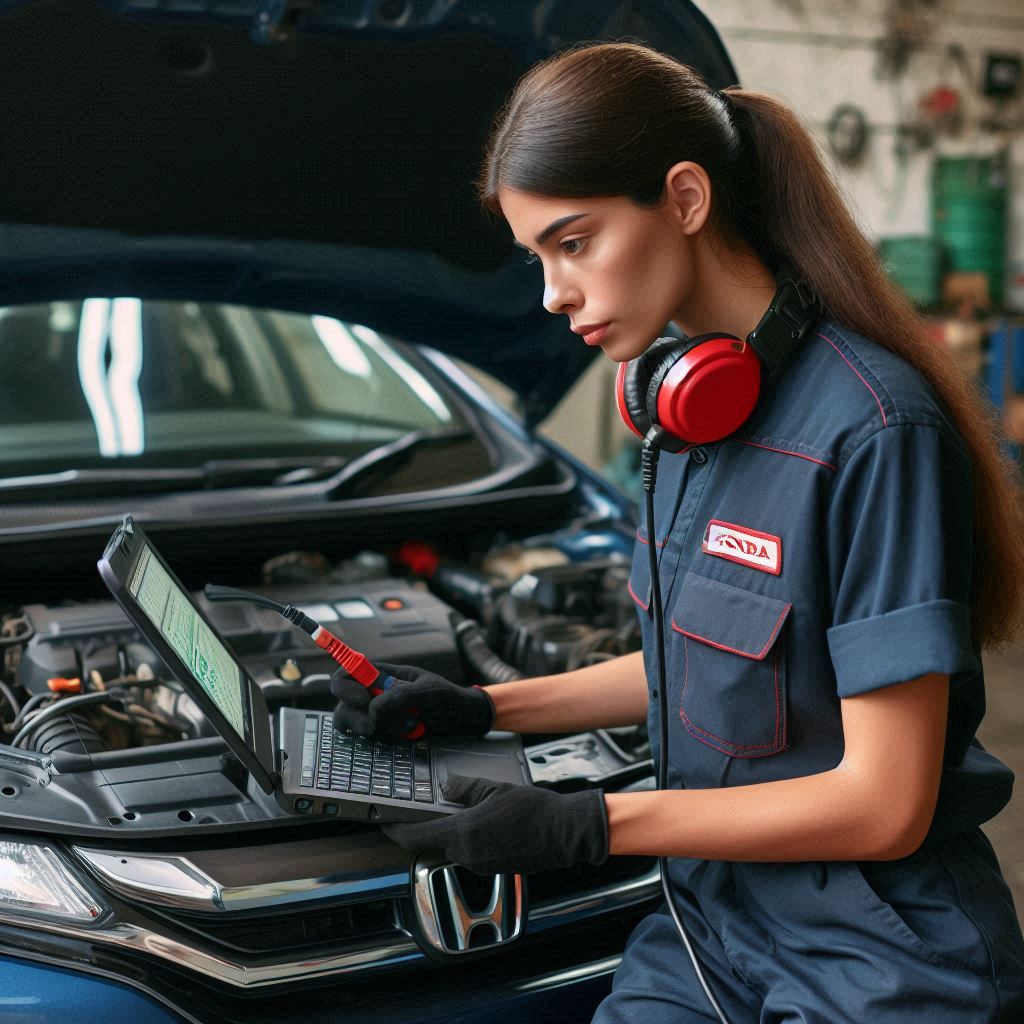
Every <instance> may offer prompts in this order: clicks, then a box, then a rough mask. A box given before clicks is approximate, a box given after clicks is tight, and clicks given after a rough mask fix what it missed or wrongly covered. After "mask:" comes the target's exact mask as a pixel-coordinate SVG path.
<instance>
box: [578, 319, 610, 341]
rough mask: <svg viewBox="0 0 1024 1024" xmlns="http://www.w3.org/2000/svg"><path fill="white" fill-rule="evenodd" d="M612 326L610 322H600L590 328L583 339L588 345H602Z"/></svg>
mask: <svg viewBox="0 0 1024 1024" xmlns="http://www.w3.org/2000/svg"><path fill="white" fill-rule="evenodd" d="M610 326H611V325H610V324H598V325H597V327H592V328H590V329H589V330H587V331H586V333H584V334H583V340H584V341H585V342H586V343H587V344H588V345H600V344H601V342H602V341H604V336H605V334H606V333H607V331H608V328H609V327H610Z"/></svg>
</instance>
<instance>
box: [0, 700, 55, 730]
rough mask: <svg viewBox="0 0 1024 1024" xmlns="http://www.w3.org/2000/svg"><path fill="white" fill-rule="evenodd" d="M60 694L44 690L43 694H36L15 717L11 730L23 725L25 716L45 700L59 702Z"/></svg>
mask: <svg viewBox="0 0 1024 1024" xmlns="http://www.w3.org/2000/svg"><path fill="white" fill-rule="evenodd" d="M58 696H59V695H58V694H56V693H52V692H51V691H49V690H44V691H43V692H42V693H34V694H33V695H32V696H31V697H29V699H28V700H27V701H25V703H24V705H23V706H22V707H21V709H20V710H19V711H18V713H17V714H16V715H15V716H14V720H13V721H12V722H11V724H10V726H9V728H11V729H17V728H18V727H19V726H20V725H21V723H22V722H23V721H24V720H25V716H26V715H27V714H28V713H29V712H30V711H31V710H32V709H33V708H37V707H39V705H40V704H42V703H43V701H44V700H57V699H58Z"/></svg>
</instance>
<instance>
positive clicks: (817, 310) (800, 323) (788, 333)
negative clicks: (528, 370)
mask: <svg viewBox="0 0 1024 1024" xmlns="http://www.w3.org/2000/svg"><path fill="white" fill-rule="evenodd" d="M820 317H821V306H820V304H819V303H818V302H817V300H815V299H813V298H809V297H808V296H806V295H805V294H804V293H803V292H802V291H801V289H800V287H799V286H798V285H797V284H796V282H794V281H792V280H790V279H789V278H786V279H784V280H782V281H781V282H780V284H779V288H778V290H777V291H776V293H775V295H774V297H773V298H772V301H771V305H769V307H768V309H767V311H766V312H765V314H764V316H762V317H761V319H760V320H759V321H758V324H757V326H756V327H755V328H754V329H753V330H752V331H751V332H750V334H749V335H747V340H746V341H740V339H739V338H737V337H735V336H734V335H732V334H725V333H724V332H713V333H711V334H701V335H699V336H698V337H696V338H684V339H682V340H680V339H678V338H659V339H658V340H657V341H655V342H654V343H653V344H652V345H651V346H650V348H648V349H647V351H646V352H644V354H643V355H642V356H638V357H637V358H636V359H630V360H629V361H628V362H625V363H620V364H619V370H618V373H617V374H616V377H615V399H616V403H617V405H618V407H619V414H620V415H621V416H622V419H623V421H624V422H625V424H626V426H627V427H629V429H630V430H632V431H633V433H634V434H636V435H637V437H640V438H643V437H646V436H647V435H648V433H650V432H651V430H652V428H653V427H660V428H661V430H660V431H658V432H657V434H656V436H655V438H654V440H655V441H656V443H657V445H658V447H660V448H662V449H664V450H665V451H669V452H678V451H681V450H682V449H683V448H687V447H690V446H692V445H695V444H710V443H712V442H714V441H721V440H723V439H724V438H726V437H728V436H729V435H730V434H734V433H735V432H736V431H737V430H739V429H740V427H742V426H743V424H744V423H746V421H747V420H748V419H749V418H750V414H751V413H752V412H753V411H754V408H755V406H756V405H757V399H758V396H759V395H760V393H761V378H762V370H763V371H764V375H765V376H771V375H772V374H773V373H774V372H775V371H776V370H778V369H779V368H780V367H781V366H782V365H783V363H785V362H786V360H787V359H788V358H789V357H790V355H792V353H793V352H794V351H795V350H796V348H797V346H798V344H799V342H800V341H801V340H802V339H803V337H804V335H805V334H806V333H807V332H808V331H809V330H810V328H811V327H812V326H813V325H814V324H815V323H817V321H818V319H819V318H820Z"/></svg>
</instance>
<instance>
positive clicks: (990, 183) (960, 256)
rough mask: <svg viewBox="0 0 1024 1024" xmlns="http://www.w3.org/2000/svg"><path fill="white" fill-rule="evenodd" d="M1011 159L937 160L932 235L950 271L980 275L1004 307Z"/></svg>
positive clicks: (958, 158)
mask: <svg viewBox="0 0 1024 1024" xmlns="http://www.w3.org/2000/svg"><path fill="white" fill-rule="evenodd" d="M1008 175H1009V162H1008V159H1007V154H1006V153H1005V152H1004V153H998V154H996V155H994V156H987V157H982V156H966V157H941V156H940V157H936V159H935V162H934V163H933V164H932V230H933V232H934V234H935V237H936V239H938V240H939V242H940V243H941V244H942V246H943V248H944V249H945V253H946V260H947V264H948V266H949V269H950V270H963V271H980V272H981V273H984V274H985V275H986V277H987V278H988V288H989V294H990V295H991V297H992V300H993V301H994V302H996V303H999V302H1001V301H1002V298H1003V285H1004V282H1005V279H1006V218H1007V194H1008V189H1007V178H1008Z"/></svg>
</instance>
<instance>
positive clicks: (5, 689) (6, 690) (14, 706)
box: [0, 682, 21, 721]
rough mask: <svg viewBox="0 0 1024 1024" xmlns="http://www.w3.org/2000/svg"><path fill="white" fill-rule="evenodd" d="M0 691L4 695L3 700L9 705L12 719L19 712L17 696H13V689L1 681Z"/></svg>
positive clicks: (19, 706)
mask: <svg viewBox="0 0 1024 1024" xmlns="http://www.w3.org/2000/svg"><path fill="white" fill-rule="evenodd" d="M0 693H2V694H3V695H4V700H5V701H7V703H8V704H9V705H10V708H11V712H12V721H13V719H15V718H17V717H18V715H19V714H21V705H20V704H19V703H18V698H17V697H15V696H14V691H13V690H12V689H11V688H10V687H9V686H8V685H7V684H6V683H3V682H0Z"/></svg>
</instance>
